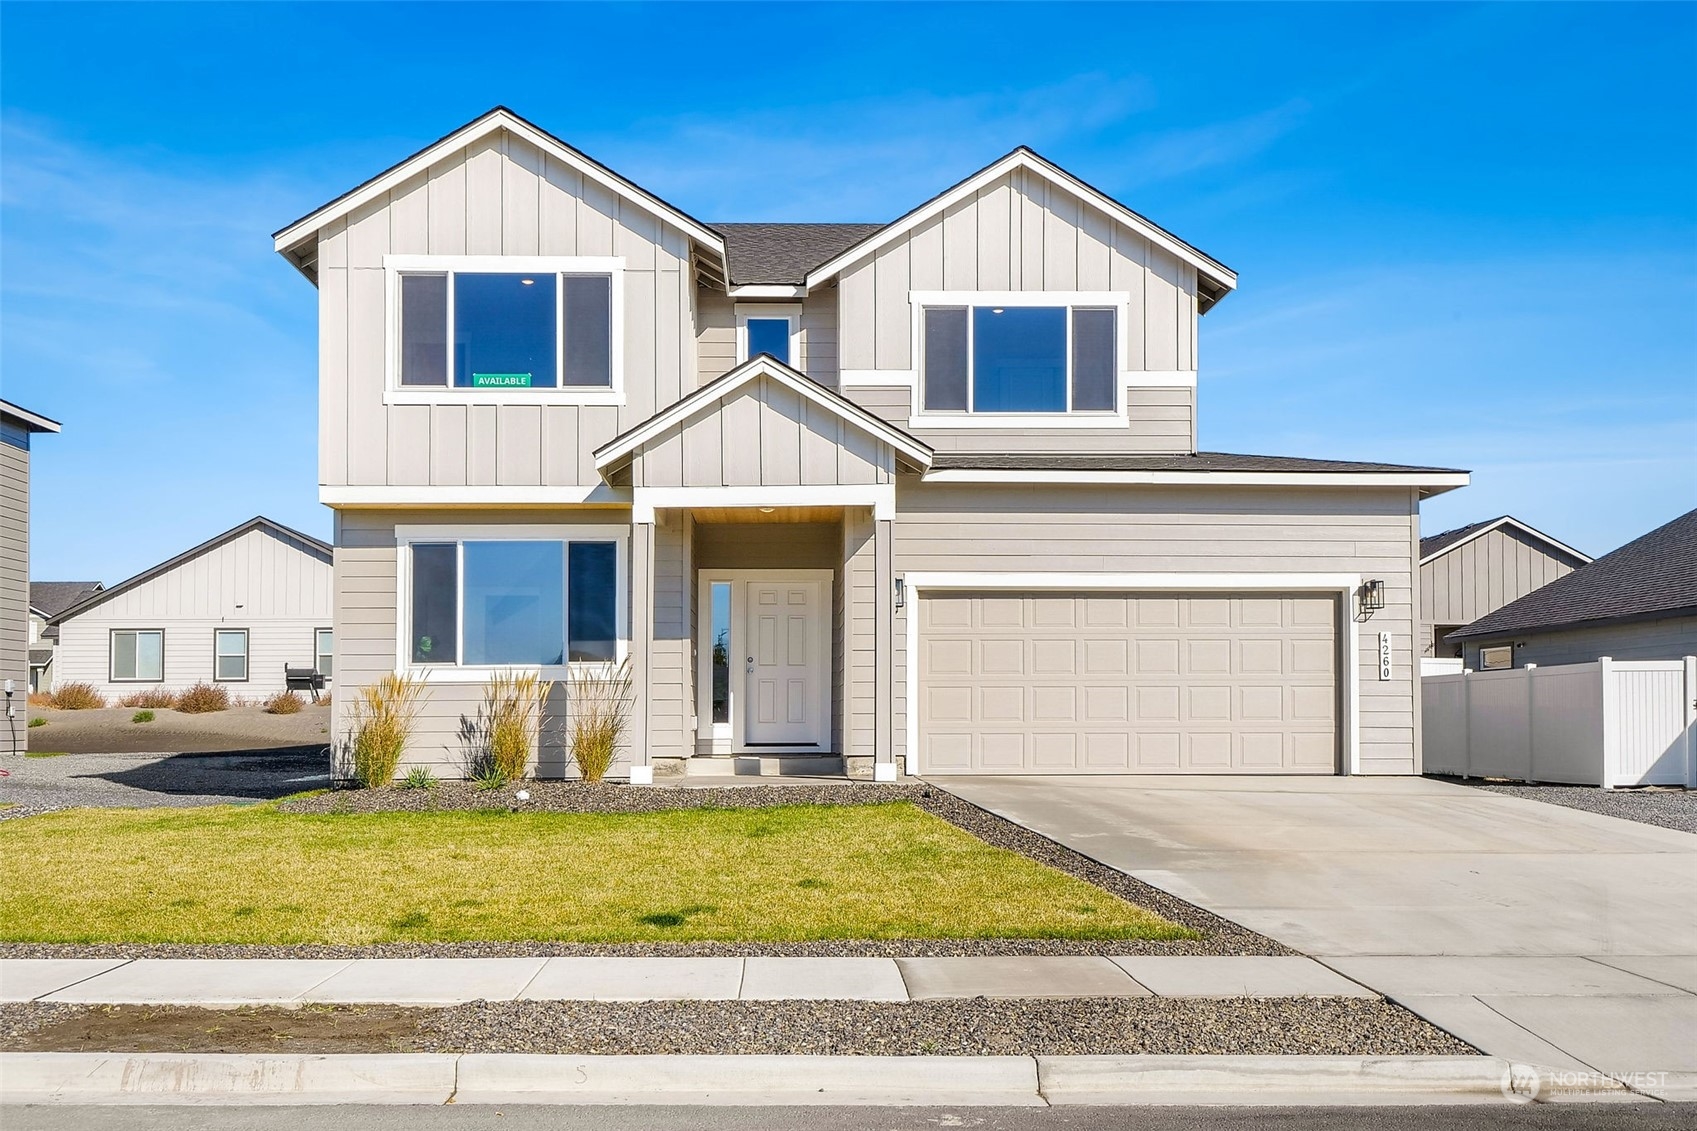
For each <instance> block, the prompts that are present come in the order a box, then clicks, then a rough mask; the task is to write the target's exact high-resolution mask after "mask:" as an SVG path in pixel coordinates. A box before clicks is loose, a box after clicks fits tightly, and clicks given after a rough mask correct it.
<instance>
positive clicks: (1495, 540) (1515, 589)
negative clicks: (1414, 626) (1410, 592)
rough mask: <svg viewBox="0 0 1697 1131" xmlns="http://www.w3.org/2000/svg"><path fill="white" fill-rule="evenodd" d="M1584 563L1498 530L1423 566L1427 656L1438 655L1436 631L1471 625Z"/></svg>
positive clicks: (1511, 531) (1538, 542) (1514, 532)
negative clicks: (1438, 627) (1447, 627)
mask: <svg viewBox="0 0 1697 1131" xmlns="http://www.w3.org/2000/svg"><path fill="white" fill-rule="evenodd" d="M1583 564H1584V563H1583V562H1582V561H1580V560H1579V559H1577V558H1575V557H1573V556H1572V555H1571V554H1566V553H1562V552H1561V551H1559V550H1557V549H1555V548H1554V547H1552V546H1551V545H1550V544H1549V543H1548V542H1545V541H1544V540H1542V539H1539V538H1533V537H1531V536H1530V535H1527V534H1524V533H1522V532H1521V531H1519V530H1517V529H1514V528H1512V527H1498V528H1497V529H1495V530H1492V531H1489V532H1487V533H1485V534H1481V535H1480V536H1479V537H1477V538H1473V539H1471V540H1469V541H1467V542H1463V543H1461V544H1460V545H1458V546H1455V547H1454V548H1452V549H1450V550H1448V551H1446V552H1445V553H1443V554H1441V555H1439V556H1438V557H1436V558H1433V559H1432V560H1431V561H1429V562H1427V563H1425V564H1424V565H1422V566H1421V567H1420V611H1421V618H1422V621H1423V632H1422V638H1421V642H1422V645H1423V647H1424V652H1423V655H1427V656H1435V655H1437V654H1438V651H1437V646H1438V644H1439V641H1438V640H1437V639H1436V637H1435V633H1434V629H1435V627H1436V626H1448V625H1454V626H1461V625H1466V624H1471V623H1473V622H1474V621H1476V620H1478V619H1479V618H1480V617H1482V616H1485V615H1486V614H1487V613H1494V612H1496V611H1497V610H1498V609H1500V608H1502V607H1503V606H1504V605H1506V604H1508V603H1509V602H1510V601H1514V600H1518V599H1519V598H1521V597H1524V596H1526V594H1528V593H1530V592H1532V591H1533V590H1534V589H1541V588H1543V587H1544V586H1546V585H1548V584H1549V583H1550V582H1552V581H1554V580H1555V579H1556V578H1558V577H1563V576H1565V575H1567V574H1569V573H1572V572H1573V571H1574V570H1575V569H1577V568H1579V566H1581V565H1583Z"/></svg>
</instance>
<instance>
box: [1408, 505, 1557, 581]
mask: <svg viewBox="0 0 1697 1131" xmlns="http://www.w3.org/2000/svg"><path fill="white" fill-rule="evenodd" d="M1499 528H1501V529H1505V530H1508V531H1509V532H1510V533H1511V534H1516V533H1518V534H1522V535H1525V536H1526V537H1527V538H1531V539H1534V540H1536V541H1538V542H1541V543H1543V547H1544V551H1545V553H1547V554H1550V555H1551V556H1554V557H1558V558H1563V559H1566V560H1568V561H1570V562H1571V563H1572V564H1573V566H1574V567H1575V568H1577V567H1578V566H1582V565H1584V564H1586V563H1587V562H1589V561H1591V555H1590V554H1587V553H1583V552H1581V551H1579V550H1575V549H1574V548H1573V547H1572V546H1569V545H1567V544H1566V543H1565V542H1558V541H1556V540H1555V539H1554V538H1551V537H1550V536H1549V535H1548V534H1545V533H1544V532H1543V531H1542V530H1539V529H1538V528H1537V527H1535V526H1531V525H1529V524H1527V523H1524V522H1522V521H1520V520H1519V519H1518V518H1515V517H1514V516H1513V515H1512V514H1501V515H1498V516H1497V517H1496V518H1487V519H1483V520H1481V521H1479V522H1470V523H1468V524H1467V525H1466V526H1458V527H1456V528H1455V529H1454V530H1445V531H1442V532H1441V533H1438V534H1430V535H1427V536H1426V537H1425V538H1422V539H1420V564H1422V565H1425V564H1426V563H1427V562H1429V561H1431V560H1432V559H1433V558H1435V557H1437V556H1438V555H1439V554H1442V553H1443V552H1444V551H1445V550H1449V549H1453V548H1455V547H1457V546H1460V545H1461V544H1462V543H1464V542H1468V541H1471V540H1472V539H1474V538H1477V537H1480V536H1482V535H1485V534H1489V533H1490V532H1491V531H1492V530H1496V529H1499Z"/></svg>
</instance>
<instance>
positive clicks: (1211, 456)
mask: <svg viewBox="0 0 1697 1131" xmlns="http://www.w3.org/2000/svg"><path fill="white" fill-rule="evenodd" d="M931 466H932V467H933V468H935V469H936V470H938V471H943V470H968V469H970V470H983V471H1314V472H1328V471H1331V472H1352V471H1353V472H1364V473H1373V472H1384V473H1386V474H1395V473H1398V472H1434V473H1438V474H1444V475H1461V474H1465V472H1462V471H1459V470H1457V469H1456V468H1452V467H1410V466H1407V465H1405V464H1397V463H1358V462H1355V461H1352V460H1339V459H1306V458H1303V457H1301V456H1252V455H1236V454H1233V453H1231V452H1196V453H1195V454H1186V453H1176V454H1172V455H1058V454H1056V455H1051V454H1048V453H1035V454H1030V455H995V454H991V455H986V454H982V453H978V452H939V453H937V457H936V459H934V460H933V461H932V463H931Z"/></svg>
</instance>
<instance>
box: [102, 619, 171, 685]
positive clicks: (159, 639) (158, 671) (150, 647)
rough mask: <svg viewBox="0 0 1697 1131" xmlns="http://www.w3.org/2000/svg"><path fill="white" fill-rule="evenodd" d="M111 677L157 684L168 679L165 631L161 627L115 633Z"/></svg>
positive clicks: (122, 630) (113, 636)
mask: <svg viewBox="0 0 1697 1131" xmlns="http://www.w3.org/2000/svg"><path fill="white" fill-rule="evenodd" d="M112 678H113V679H114V680H138V681H149V682H153V683H157V682H159V681H160V680H162V679H164V678H165V634H164V633H163V632H161V631H159V630H158V629H119V630H118V631H115V632H113V633H112Z"/></svg>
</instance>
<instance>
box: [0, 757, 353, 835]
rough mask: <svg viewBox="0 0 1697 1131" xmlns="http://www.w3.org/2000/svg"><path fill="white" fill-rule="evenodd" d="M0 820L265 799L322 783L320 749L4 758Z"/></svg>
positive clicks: (325, 764)
mask: <svg viewBox="0 0 1697 1131" xmlns="http://www.w3.org/2000/svg"><path fill="white" fill-rule="evenodd" d="M5 768H6V769H7V770H9V771H11V772H10V774H9V776H7V777H5V778H0V802H6V803H9V804H10V805H11V808H4V809H0V821H5V820H17V819H20V818H23V817H31V816H35V815H36V814H39V813H51V812H53V811H55V810H58V809H77V808H83V807H93V808H113V807H122V808H144V809H145V808H154V807H160V806H171V807H176V808H192V807H195V806H200V805H229V804H242V803H244V802H247V803H251V802H255V801H273V800H276V799H277V798H279V797H287V796H289V795H290V794H291V793H299V792H301V791H302V790H307V789H322V788H323V787H325V786H326V785H328V784H329V783H330V759H329V755H327V754H326V753H325V752H324V748H323V747H321V746H313V745H303V746H289V747H280V748H277V749H265V750H243V749H239V748H238V749H234V750H229V751H225V752H223V753H217V754H62V755H59V756H57V757H51V758H45V757H40V756H39V754H38V756H36V757H33V758H9V759H7V760H6V764H5Z"/></svg>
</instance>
